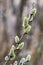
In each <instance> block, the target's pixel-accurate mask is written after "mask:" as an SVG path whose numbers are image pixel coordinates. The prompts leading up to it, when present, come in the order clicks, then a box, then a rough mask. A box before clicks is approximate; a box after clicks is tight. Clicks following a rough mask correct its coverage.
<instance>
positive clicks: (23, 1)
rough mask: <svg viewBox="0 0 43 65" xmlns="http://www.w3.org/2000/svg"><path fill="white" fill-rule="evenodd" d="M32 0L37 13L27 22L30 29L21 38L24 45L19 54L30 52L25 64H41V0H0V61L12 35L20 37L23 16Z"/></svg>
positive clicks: (42, 23) (42, 64) (9, 45)
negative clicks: (27, 33)
mask: <svg viewBox="0 0 43 65" xmlns="http://www.w3.org/2000/svg"><path fill="white" fill-rule="evenodd" d="M33 2H34V3H35V4H36V5H35V8H36V9H37V14H36V16H35V17H34V20H33V21H32V22H30V23H29V24H30V25H31V26H32V29H31V32H30V33H29V35H27V36H25V37H24V38H23V41H24V42H25V46H24V49H23V50H22V53H20V56H25V55H26V54H28V53H30V54H31V55H32V59H31V61H30V62H29V63H27V64H26V65H43V0H0V63H1V62H3V61H4V57H5V56H6V55H7V54H8V52H9V49H10V48H11V45H12V44H13V43H14V37H15V36H16V35H18V36H19V37H21V35H22V33H23V28H22V21H23V18H24V17H25V16H26V17H27V16H29V13H30V11H31V8H32V3H33ZM14 44H15V43H14Z"/></svg>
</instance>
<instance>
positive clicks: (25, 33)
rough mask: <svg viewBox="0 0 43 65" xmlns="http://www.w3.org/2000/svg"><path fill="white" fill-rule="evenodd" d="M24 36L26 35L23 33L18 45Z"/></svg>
mask: <svg viewBox="0 0 43 65" xmlns="http://www.w3.org/2000/svg"><path fill="white" fill-rule="evenodd" d="M25 34H26V33H23V35H22V36H21V38H20V41H19V42H18V44H19V43H20V42H21V41H22V39H23V37H24V35H25Z"/></svg>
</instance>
